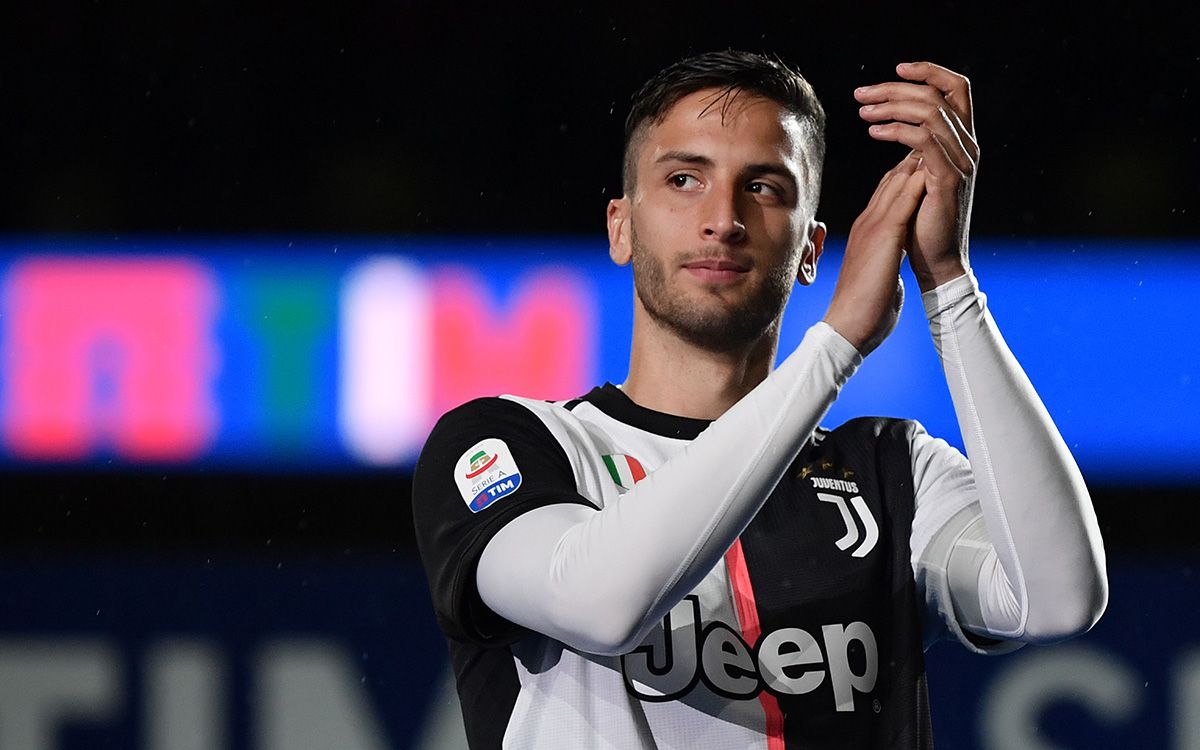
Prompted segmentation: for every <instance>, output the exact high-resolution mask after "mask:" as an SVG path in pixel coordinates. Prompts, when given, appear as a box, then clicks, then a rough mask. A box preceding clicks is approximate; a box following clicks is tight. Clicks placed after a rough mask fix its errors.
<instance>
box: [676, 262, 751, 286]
mask: <svg viewBox="0 0 1200 750" xmlns="http://www.w3.org/2000/svg"><path fill="white" fill-rule="evenodd" d="M683 267H684V268H685V269H687V271H688V273H690V274H691V275H692V276H693V277H695V278H697V279H699V280H700V281H703V282H705V283H709V284H730V283H736V282H738V281H741V280H742V279H743V278H744V277H745V275H746V274H747V273H749V272H750V266H748V265H746V264H745V263H739V262H738V261H736V260H732V259H730V258H701V259H700V260H693V261H689V262H688V263H684V264H683Z"/></svg>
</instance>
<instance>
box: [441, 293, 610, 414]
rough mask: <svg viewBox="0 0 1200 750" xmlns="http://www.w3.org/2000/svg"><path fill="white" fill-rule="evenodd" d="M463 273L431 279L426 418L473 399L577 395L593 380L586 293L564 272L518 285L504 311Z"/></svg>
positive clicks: (592, 344) (593, 339) (593, 337)
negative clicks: (429, 407)
mask: <svg viewBox="0 0 1200 750" xmlns="http://www.w3.org/2000/svg"><path fill="white" fill-rule="evenodd" d="M491 286H492V285H491V284H484V283H483V280H482V279H481V278H480V274H478V273H476V272H474V271H472V270H468V269H452V270H451V269H447V270H444V271H442V272H441V273H440V274H438V276H437V277H436V280H435V286H434V300H435V302H434V314H433V327H434V337H433V355H434V356H433V361H434V366H433V378H432V383H433V391H434V394H433V395H434V397H433V413H434V414H441V413H443V412H445V411H446V410H448V409H451V408H453V407H455V406H458V405H459V404H461V403H463V402H465V401H469V400H471V399H473V398H477V397H479V396H493V395H496V394H498V393H517V394H520V395H523V396H529V397H532V398H543V399H561V398H570V397H573V396H576V395H578V394H579V392H580V391H582V390H583V389H584V388H586V387H587V384H588V382H589V380H590V379H591V376H592V367H593V364H592V357H593V354H594V351H593V350H594V349H595V343H596V332H595V327H594V325H593V318H594V311H593V309H592V306H593V292H592V291H591V289H590V287H588V286H587V284H586V283H585V282H584V281H583V280H582V279H580V278H579V276H578V275H577V274H576V273H575V272H573V271H570V270H566V269H544V270H540V271H537V272H534V273H532V274H530V275H529V276H527V277H525V278H523V279H521V281H520V283H519V284H518V285H516V288H515V289H514V290H513V291H512V292H511V293H510V294H508V295H506V296H507V297H508V301H507V303H506V304H504V305H500V304H496V303H495V302H494V301H493V294H492V290H491Z"/></svg>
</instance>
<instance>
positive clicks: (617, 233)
mask: <svg viewBox="0 0 1200 750" xmlns="http://www.w3.org/2000/svg"><path fill="white" fill-rule="evenodd" d="M608 257H610V258H612V261H613V263H616V264H617V265H618V266H624V265H626V264H628V263H629V260H630V259H631V258H632V257H633V245H632V244H631V240H630V237H629V198H628V197H627V196H621V197H620V198H614V199H613V200H610V201H609V202H608Z"/></svg>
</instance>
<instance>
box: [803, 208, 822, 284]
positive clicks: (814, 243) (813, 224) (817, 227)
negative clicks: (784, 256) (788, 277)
mask: <svg viewBox="0 0 1200 750" xmlns="http://www.w3.org/2000/svg"><path fill="white" fill-rule="evenodd" d="M824 249H825V223H824V222H820V221H815V220H813V221H810V222H809V227H808V237H807V238H805V240H804V247H803V248H802V249H801V250H800V269H799V271H798V272H797V273H796V281H799V282H800V283H801V284H803V285H804V286H808V285H809V284H811V283H813V282H814V281H816V280H817V261H818V260H820V258H821V251H822V250H824Z"/></svg>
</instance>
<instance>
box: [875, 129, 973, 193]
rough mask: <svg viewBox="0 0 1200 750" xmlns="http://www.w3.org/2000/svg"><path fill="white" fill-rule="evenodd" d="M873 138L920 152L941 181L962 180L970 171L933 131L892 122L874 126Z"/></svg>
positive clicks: (936, 177)
mask: <svg viewBox="0 0 1200 750" xmlns="http://www.w3.org/2000/svg"><path fill="white" fill-rule="evenodd" d="M868 132H869V133H870V135H871V137H872V138H875V139H876V140H880V141H895V142H897V143H903V144H904V145H905V146H908V147H909V148H911V149H913V150H915V151H919V152H920V153H921V157H922V158H923V166H924V168H925V169H926V170H928V171H929V174H930V175H932V176H933V177H934V178H935V179H937V180H939V181H943V182H945V181H956V180H961V179H962V178H963V177H964V176H966V175H967V174H970V173H971V172H970V171H965V172H964V171H963V170H962V169H960V168H959V167H958V166H957V165H956V164H955V163H954V160H953V158H952V157H951V156H950V154H949V150H948V149H947V148H946V145H945V144H944V143H943V142H942V140H941V138H939V136H938V135H937V134H936V133H935V132H934V131H933V130H931V129H929V128H925V127H918V126H916V125H908V124H906V123H902V122H890V123H888V124H886V125H872V126H871V127H870V129H869V131H868Z"/></svg>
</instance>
